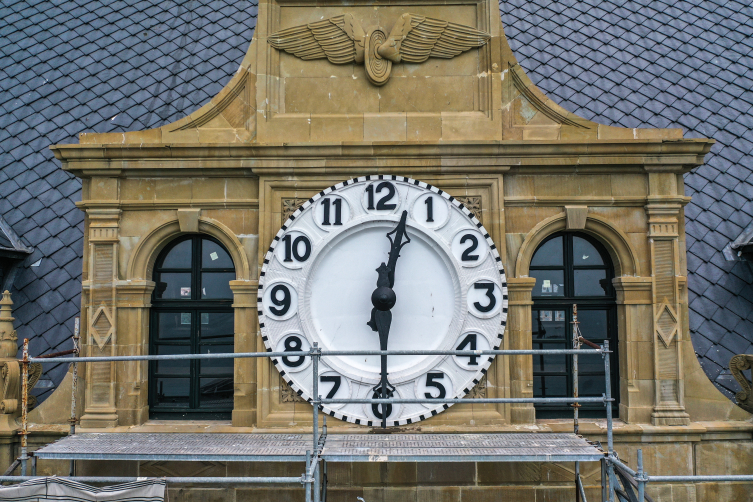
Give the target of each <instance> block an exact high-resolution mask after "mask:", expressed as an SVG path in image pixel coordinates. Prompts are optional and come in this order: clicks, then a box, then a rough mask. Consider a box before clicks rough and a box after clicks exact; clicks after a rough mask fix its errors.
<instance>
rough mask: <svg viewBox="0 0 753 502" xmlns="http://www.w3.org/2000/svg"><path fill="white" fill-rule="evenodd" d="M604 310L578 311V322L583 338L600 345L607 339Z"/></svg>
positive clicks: (605, 312)
mask: <svg viewBox="0 0 753 502" xmlns="http://www.w3.org/2000/svg"><path fill="white" fill-rule="evenodd" d="M607 319H608V317H607V311H606V310H583V309H581V310H579V311H578V321H579V322H580V332H581V334H582V335H583V338H586V339H588V340H591V341H592V342H598V343H600V342H601V341H602V340H604V339H606V338H607V337H608V331H607Z"/></svg>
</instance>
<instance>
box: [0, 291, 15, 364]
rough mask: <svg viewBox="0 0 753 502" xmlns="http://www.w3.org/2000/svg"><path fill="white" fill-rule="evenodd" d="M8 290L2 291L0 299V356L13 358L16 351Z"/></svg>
mask: <svg viewBox="0 0 753 502" xmlns="http://www.w3.org/2000/svg"><path fill="white" fill-rule="evenodd" d="M12 305H13V300H11V299H10V291H7V290H6V291H4V292H3V299H2V300H0V358H15V357H16V352H18V345H17V343H16V342H17V340H18V337H17V336H16V330H15V329H13V321H14V318H13V311H12V309H11V306H12Z"/></svg>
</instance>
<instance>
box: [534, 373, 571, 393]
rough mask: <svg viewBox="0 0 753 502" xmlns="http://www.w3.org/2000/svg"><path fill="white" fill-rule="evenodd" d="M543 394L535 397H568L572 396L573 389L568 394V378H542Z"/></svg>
mask: <svg viewBox="0 0 753 502" xmlns="http://www.w3.org/2000/svg"><path fill="white" fill-rule="evenodd" d="M541 381H542V387H543V389H542V390H543V394H542V395H541V396H535V397H568V396H572V389H571V390H570V392H568V389H567V378H565V377H564V376H543V377H541Z"/></svg>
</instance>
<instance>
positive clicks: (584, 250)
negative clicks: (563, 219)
mask: <svg viewBox="0 0 753 502" xmlns="http://www.w3.org/2000/svg"><path fill="white" fill-rule="evenodd" d="M573 265H575V266H576V267H577V266H579V265H604V261H603V260H602V259H601V255H600V254H599V252H598V251H597V250H596V248H595V247H594V246H593V244H591V243H590V242H588V241H587V240H586V239H583V238H582V237H575V236H573Z"/></svg>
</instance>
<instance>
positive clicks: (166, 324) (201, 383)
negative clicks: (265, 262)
mask: <svg viewBox="0 0 753 502" xmlns="http://www.w3.org/2000/svg"><path fill="white" fill-rule="evenodd" d="M234 279H235V267H234V266H233V260H232V259H231V258H230V254H229V253H228V252H227V250H225V248H224V247H222V245H221V244H220V243H219V242H217V241H216V240H214V239H212V238H210V237H206V236H200V235H190V236H185V237H181V238H179V239H176V240H175V241H174V242H171V243H170V244H169V245H168V246H167V247H166V248H165V249H164V250H163V251H162V253H160V255H159V257H158V258H157V262H156V263H155V268H154V282H155V283H156V286H155V288H154V293H153V294H152V311H151V324H150V331H151V332H150V337H149V339H150V343H149V351H150V353H151V354H206V353H224V352H233V334H234V329H233V327H234V323H233V309H232V307H231V305H232V299H233V295H232V292H231V291H230V281H232V280H234ZM232 409H233V360H232V359H204V360H175V361H151V362H150V364H149V416H150V418H161V419H180V418H186V419H196V418H205V419H206V418H209V419H228V418H230V414H231V412H232Z"/></svg>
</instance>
